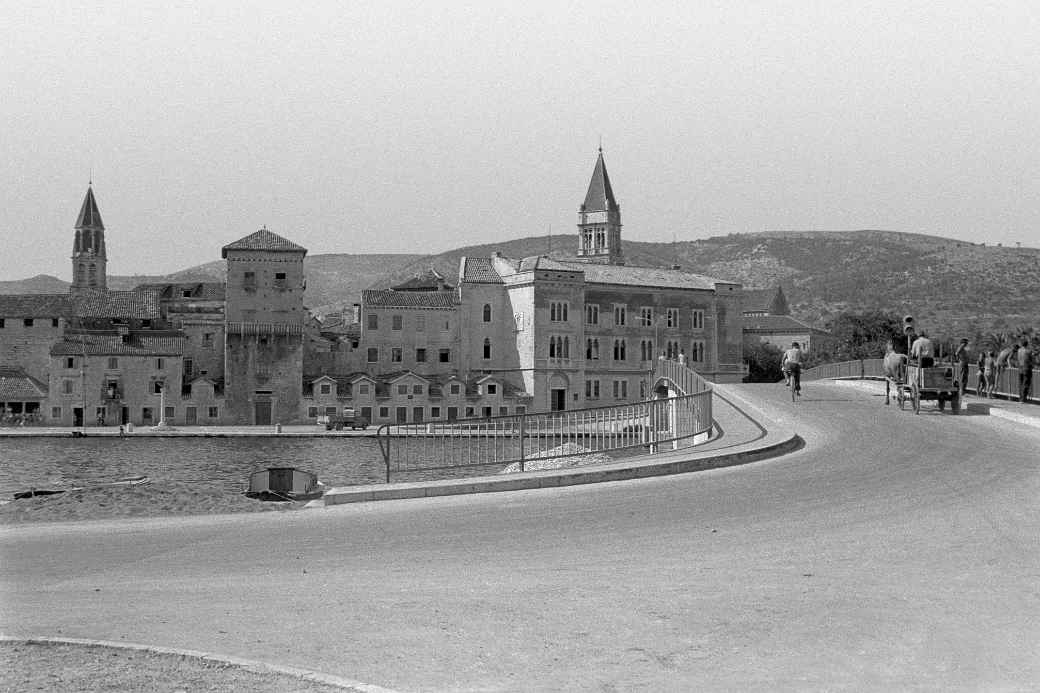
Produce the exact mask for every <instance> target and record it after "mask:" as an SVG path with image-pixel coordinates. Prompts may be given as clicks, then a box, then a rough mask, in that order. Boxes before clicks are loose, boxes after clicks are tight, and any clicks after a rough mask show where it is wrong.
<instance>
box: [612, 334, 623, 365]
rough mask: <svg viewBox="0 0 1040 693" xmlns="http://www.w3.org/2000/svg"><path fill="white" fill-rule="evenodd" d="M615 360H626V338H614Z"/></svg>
mask: <svg viewBox="0 0 1040 693" xmlns="http://www.w3.org/2000/svg"><path fill="white" fill-rule="evenodd" d="M614 360H615V361H624V360H625V340H623V339H615V340H614Z"/></svg>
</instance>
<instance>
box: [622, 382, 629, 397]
mask: <svg viewBox="0 0 1040 693" xmlns="http://www.w3.org/2000/svg"><path fill="white" fill-rule="evenodd" d="M621 399H628V381H627V380H622V381H621Z"/></svg>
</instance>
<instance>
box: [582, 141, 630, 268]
mask: <svg viewBox="0 0 1040 693" xmlns="http://www.w3.org/2000/svg"><path fill="white" fill-rule="evenodd" d="M578 257H579V258H581V259H583V260H585V261H587V262H600V263H606V264H610V265H623V264H625V259H624V256H623V255H622V252H621V205H619V204H618V203H617V200H615V199H614V190H613V188H611V187H610V176H608V175H607V165H606V164H605V163H603V148H602V147H600V149H599V158H597V159H596V168H595V169H593V171H592V180H591V181H589V189H588V192H586V193H585V201H584V202H583V203H582V205H581V207H580V208H578Z"/></svg>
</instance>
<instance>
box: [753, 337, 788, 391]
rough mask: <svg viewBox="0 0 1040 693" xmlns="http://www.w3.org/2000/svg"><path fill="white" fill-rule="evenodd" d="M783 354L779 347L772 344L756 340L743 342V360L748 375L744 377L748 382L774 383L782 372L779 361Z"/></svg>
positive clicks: (781, 377)
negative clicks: (746, 366)
mask: <svg viewBox="0 0 1040 693" xmlns="http://www.w3.org/2000/svg"><path fill="white" fill-rule="evenodd" d="M782 360H783V354H782V353H781V352H780V349H778V348H777V347H775V346H773V345H772V344H765V343H763V342H758V341H746V342H744V361H745V362H746V363H747V365H748V375H747V378H746V379H745V381H746V382H749V383H775V382H777V381H778V380H782V379H783V377H784V374H783V372H782V371H781V370H780V363H781V361H782Z"/></svg>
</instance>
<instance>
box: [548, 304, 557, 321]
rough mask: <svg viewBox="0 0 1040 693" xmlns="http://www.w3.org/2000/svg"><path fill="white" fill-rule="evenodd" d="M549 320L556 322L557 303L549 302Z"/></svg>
mask: <svg viewBox="0 0 1040 693" xmlns="http://www.w3.org/2000/svg"><path fill="white" fill-rule="evenodd" d="M549 320H550V322H556V304H555V303H550V304H549Z"/></svg>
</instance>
